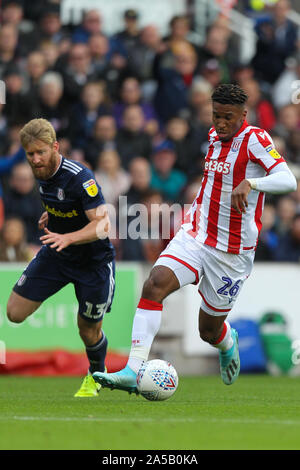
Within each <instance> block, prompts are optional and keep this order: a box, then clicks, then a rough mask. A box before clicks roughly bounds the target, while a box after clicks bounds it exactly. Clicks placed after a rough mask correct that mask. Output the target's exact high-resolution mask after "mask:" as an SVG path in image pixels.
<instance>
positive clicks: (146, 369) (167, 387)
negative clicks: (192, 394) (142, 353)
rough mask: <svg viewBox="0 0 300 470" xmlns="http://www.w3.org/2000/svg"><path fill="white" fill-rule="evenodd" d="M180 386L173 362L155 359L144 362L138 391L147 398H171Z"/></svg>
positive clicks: (138, 380)
mask: <svg viewBox="0 0 300 470" xmlns="http://www.w3.org/2000/svg"><path fill="white" fill-rule="evenodd" d="M177 386H178V375H177V372H176V370H175V369H174V367H173V366H172V364H170V363H169V362H167V361H162V360H161V359H154V360H153V361H148V362H145V363H144V364H142V367H141V368H140V370H139V372H138V375H137V389H138V392H139V393H140V394H141V395H142V396H143V397H144V398H146V399H147V400H151V401H161V400H167V399H168V398H170V397H171V396H172V395H173V393H174V392H175V391H176V389H177Z"/></svg>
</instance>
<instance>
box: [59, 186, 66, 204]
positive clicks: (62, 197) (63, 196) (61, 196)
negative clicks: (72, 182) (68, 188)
mask: <svg viewBox="0 0 300 470" xmlns="http://www.w3.org/2000/svg"><path fill="white" fill-rule="evenodd" d="M57 199H59V200H60V201H63V200H64V199H65V192H64V190H63V189H62V188H58V190H57Z"/></svg>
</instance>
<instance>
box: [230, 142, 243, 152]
mask: <svg viewBox="0 0 300 470" xmlns="http://www.w3.org/2000/svg"><path fill="white" fill-rule="evenodd" d="M241 143H242V141H241V140H235V141H234V142H233V144H232V146H231V151H232V152H237V151H238V150H239V148H240V146H241Z"/></svg>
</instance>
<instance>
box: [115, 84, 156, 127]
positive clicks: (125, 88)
mask: <svg viewBox="0 0 300 470" xmlns="http://www.w3.org/2000/svg"><path fill="white" fill-rule="evenodd" d="M133 104H137V105H139V106H141V108H142V110H143V113H144V120H145V123H144V130H145V131H146V132H147V129H148V128H149V129H150V128H152V127H153V126H154V133H155V131H157V130H158V122H157V116H156V113H155V110H154V107H153V106H152V104H151V103H148V102H146V101H144V100H143V97H142V90H141V86H140V83H139V80H138V79H137V78H136V77H127V78H125V79H124V81H123V82H122V85H121V89H120V100H119V101H118V102H117V103H116V104H115V105H114V106H113V110H112V114H113V116H114V118H115V120H116V123H117V126H118V127H121V124H122V116H123V114H124V110H125V108H126V107H127V106H129V105H133Z"/></svg>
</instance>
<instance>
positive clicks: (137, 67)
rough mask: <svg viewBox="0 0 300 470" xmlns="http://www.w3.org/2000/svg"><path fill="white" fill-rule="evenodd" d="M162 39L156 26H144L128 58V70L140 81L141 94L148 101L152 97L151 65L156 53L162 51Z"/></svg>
mask: <svg viewBox="0 0 300 470" xmlns="http://www.w3.org/2000/svg"><path fill="white" fill-rule="evenodd" d="M162 47H164V46H163V45H162V39H161V35H160V33H159V30H158V28H157V26H156V25H153V24H151V25H146V26H145V27H144V28H142V29H141V32H140V36H139V41H138V42H137V43H136V44H135V46H133V48H132V53H131V54H130V56H129V57H128V66H129V68H130V70H132V71H134V72H135V74H136V75H137V76H138V77H139V79H140V80H141V81H142V85H143V92H144V93H145V92H146V95H147V97H148V98H149V99H152V97H153V90H154V89H155V84H154V83H153V63H154V58H155V56H156V54H157V53H159V52H160V51H161V50H162ZM149 82H150V83H149Z"/></svg>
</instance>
